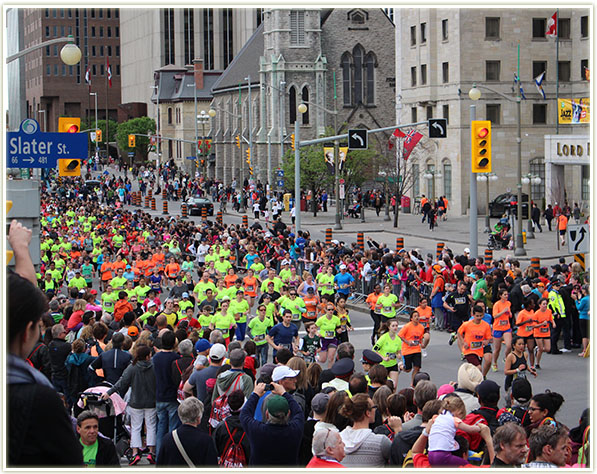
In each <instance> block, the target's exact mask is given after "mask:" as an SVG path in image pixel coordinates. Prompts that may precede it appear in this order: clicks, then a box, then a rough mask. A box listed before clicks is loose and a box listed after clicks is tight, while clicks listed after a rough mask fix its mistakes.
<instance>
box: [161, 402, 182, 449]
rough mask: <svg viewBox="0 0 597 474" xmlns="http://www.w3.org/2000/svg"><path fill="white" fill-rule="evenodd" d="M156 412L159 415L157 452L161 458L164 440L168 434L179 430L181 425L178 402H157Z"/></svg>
mask: <svg viewBox="0 0 597 474" xmlns="http://www.w3.org/2000/svg"><path fill="white" fill-rule="evenodd" d="M156 410H157V415H158V433H157V443H156V452H157V454H158V456H159V455H160V446H161V445H162V439H163V438H164V436H166V435H167V434H168V433H170V432H172V431H174V430H175V429H176V428H178V427H179V426H180V425H181V423H180V418H178V413H177V410H178V402H157V403H156Z"/></svg>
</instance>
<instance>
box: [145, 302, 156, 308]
mask: <svg viewBox="0 0 597 474" xmlns="http://www.w3.org/2000/svg"><path fill="white" fill-rule="evenodd" d="M152 306H157V305H156V303H155V301H150V302H149V303H147V309H149V308H151V307H152Z"/></svg>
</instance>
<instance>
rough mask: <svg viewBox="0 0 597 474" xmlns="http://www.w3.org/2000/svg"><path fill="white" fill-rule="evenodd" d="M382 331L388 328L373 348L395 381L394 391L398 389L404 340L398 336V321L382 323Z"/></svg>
mask: <svg viewBox="0 0 597 474" xmlns="http://www.w3.org/2000/svg"><path fill="white" fill-rule="evenodd" d="M381 330H382V331H384V330H386V331H387V332H385V333H384V334H383V335H382V336H381V337H380V338H379V339H378V340H377V343H376V344H375V345H374V346H373V350H374V351H375V352H377V353H378V354H379V355H380V356H381V358H382V359H383V360H382V361H381V365H383V366H384V367H385V368H386V369H387V371H388V373H389V375H390V379H392V382H393V383H394V391H396V390H398V375H399V374H400V369H401V367H402V366H403V364H402V352H401V351H402V341H401V340H400V337H399V336H398V321H396V320H395V319H392V320H391V321H389V322H388V323H383V324H382V329H381Z"/></svg>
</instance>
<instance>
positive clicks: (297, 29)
mask: <svg viewBox="0 0 597 474" xmlns="http://www.w3.org/2000/svg"><path fill="white" fill-rule="evenodd" d="M304 44H305V12H304V11H302V10H291V12H290V45H291V46H303V45H304Z"/></svg>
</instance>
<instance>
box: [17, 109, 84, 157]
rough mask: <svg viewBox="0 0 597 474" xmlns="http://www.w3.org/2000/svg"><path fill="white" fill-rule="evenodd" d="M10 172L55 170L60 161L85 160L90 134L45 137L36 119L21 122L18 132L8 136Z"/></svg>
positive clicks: (56, 134) (49, 134) (60, 134)
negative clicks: (23, 169) (15, 169)
mask: <svg viewBox="0 0 597 474" xmlns="http://www.w3.org/2000/svg"><path fill="white" fill-rule="evenodd" d="M6 142H7V143H8V152H7V153H6V158H7V166H8V167H9V168H55V167H56V166H57V163H58V159H85V158H87V153H88V140H87V134H86V133H44V132H40V131H39V124H38V123H37V121H35V120H34V119H25V120H23V121H22V122H21V125H20V127H19V131H18V132H6Z"/></svg>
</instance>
